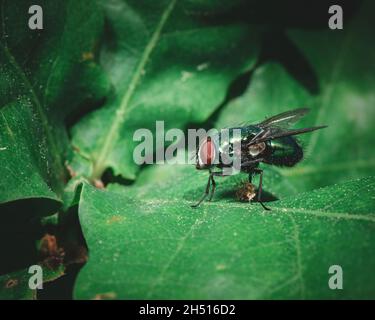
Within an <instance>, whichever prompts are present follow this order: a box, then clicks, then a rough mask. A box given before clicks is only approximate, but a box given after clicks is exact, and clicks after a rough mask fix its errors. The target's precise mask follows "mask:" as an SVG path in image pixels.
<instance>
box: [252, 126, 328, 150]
mask: <svg viewBox="0 0 375 320" xmlns="http://www.w3.org/2000/svg"><path fill="white" fill-rule="evenodd" d="M326 127H327V126H316V127H310V128H303V129H294V130H288V129H282V128H278V127H269V128H265V129H264V130H262V131H260V132H259V133H258V134H257V135H256V136H255V137H253V139H251V141H250V142H249V143H248V146H250V145H253V144H257V143H260V142H265V141H268V140H273V139H278V138H282V137H288V136H295V135H298V134H302V133H306V132H311V131H315V130H318V129H323V128H326Z"/></svg>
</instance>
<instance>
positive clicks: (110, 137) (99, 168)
mask: <svg viewBox="0 0 375 320" xmlns="http://www.w3.org/2000/svg"><path fill="white" fill-rule="evenodd" d="M176 2H177V0H171V1H170V3H169V4H168V5H167V6H166V8H165V10H164V11H163V14H162V15H161V18H160V21H159V23H158V24H157V25H156V28H155V31H154V33H153V34H152V36H151V38H150V40H149V42H148V43H147V45H146V47H145V49H144V51H143V53H142V56H141V58H140V60H139V63H138V66H137V68H136V70H135V72H134V74H133V76H132V78H131V81H130V83H129V86H128V88H127V90H126V91H125V94H124V95H123V97H122V99H121V103H120V106H119V108H118V109H117V110H116V112H115V116H114V118H113V121H112V123H111V125H110V128H109V130H108V133H107V135H106V137H105V140H104V143H103V144H102V147H101V149H100V150H99V153H98V157H97V159H96V161H95V163H94V166H93V173H92V177H91V178H92V179H94V180H95V179H99V178H100V177H101V175H102V174H103V172H104V170H105V169H106V163H105V162H106V158H107V156H108V154H109V152H110V150H111V148H112V146H113V143H114V141H115V138H116V134H117V132H118V130H119V127H120V126H121V124H122V123H123V121H124V116H125V115H126V111H127V108H128V106H129V103H130V101H131V99H132V97H133V94H134V92H135V90H136V88H137V86H138V84H139V81H140V79H141V77H142V74H143V70H144V68H145V66H146V64H147V62H148V60H149V58H150V56H151V54H152V52H153V50H154V48H155V47H156V45H157V43H158V41H159V39H160V36H161V32H162V30H163V28H164V26H165V24H166V22H167V20H168V18H169V16H170V14H171V13H172V11H173V9H174V7H175V4H176Z"/></svg>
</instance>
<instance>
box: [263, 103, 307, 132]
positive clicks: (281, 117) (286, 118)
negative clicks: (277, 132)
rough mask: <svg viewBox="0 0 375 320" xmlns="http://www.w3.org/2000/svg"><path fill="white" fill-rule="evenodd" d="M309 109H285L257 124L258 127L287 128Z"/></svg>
mask: <svg viewBox="0 0 375 320" xmlns="http://www.w3.org/2000/svg"><path fill="white" fill-rule="evenodd" d="M309 111H310V109H309V108H300V109H295V110H290V111H286V112H283V113H280V114H278V115H276V116H273V117H270V118H267V119H266V120H264V121H263V122H261V123H258V124H257V126H258V127H260V128H263V129H265V128H268V127H278V128H282V129H288V128H289V127H291V126H292V125H293V124H295V123H296V122H297V121H298V120H299V119H301V118H302V117H303V116H305V115H306V114H307V113H308V112H309Z"/></svg>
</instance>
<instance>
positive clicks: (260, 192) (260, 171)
mask: <svg viewBox="0 0 375 320" xmlns="http://www.w3.org/2000/svg"><path fill="white" fill-rule="evenodd" d="M254 172H255V173H258V174H259V187H258V202H259V203H260V204H261V205H262V207H263V209H264V210H271V209H270V208H267V207H266V206H265V205H264V204H263V202H262V183H263V170H262V169H258V168H256V169H254ZM249 177H250V176H249Z"/></svg>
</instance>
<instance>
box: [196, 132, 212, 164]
mask: <svg viewBox="0 0 375 320" xmlns="http://www.w3.org/2000/svg"><path fill="white" fill-rule="evenodd" d="M215 157H216V146H215V143H214V142H213V141H212V139H211V137H207V138H206V139H205V140H204V141H203V142H202V144H201V145H200V146H199V149H198V151H197V162H196V165H195V167H196V168H197V169H198V170H203V169H208V168H210V167H212V166H213V164H214V161H215Z"/></svg>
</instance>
